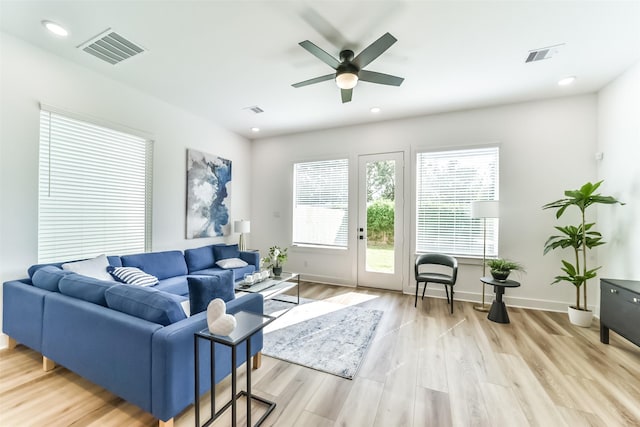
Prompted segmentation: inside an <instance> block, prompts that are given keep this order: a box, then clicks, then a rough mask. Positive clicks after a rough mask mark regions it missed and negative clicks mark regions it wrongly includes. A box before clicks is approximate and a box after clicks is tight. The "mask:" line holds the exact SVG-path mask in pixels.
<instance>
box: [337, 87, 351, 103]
mask: <svg viewBox="0 0 640 427" xmlns="http://www.w3.org/2000/svg"><path fill="white" fill-rule="evenodd" d="M340 94H341V95H342V103H343V104H344V103H345V102H351V96H353V89H340Z"/></svg>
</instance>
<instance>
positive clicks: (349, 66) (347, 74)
mask: <svg viewBox="0 0 640 427" xmlns="http://www.w3.org/2000/svg"><path fill="white" fill-rule="evenodd" d="M397 41H398V40H397V39H396V38H395V37H393V36H392V35H391V34H389V33H385V34H384V35H383V36H382V37H380V38H379V39H378V40H376V41H375V42H373V43H371V44H370V45H369V46H368V47H366V48H365V49H364V50H363V51H362V52H360V54H358V56H356V57H355V58H354V56H353V51H352V50H348V49H345V50H343V51H342V52H340V60H337V59H336V58H334V57H333V56H331V55H329V54H328V53H327V52H325V51H324V50H322V49H320V48H319V47H318V46H316V45H315V44H313V43H311V42H310V41H309V40H305V41H303V42H300V43H299V44H300V46H302V47H303V48H305V49H306V50H307V51H308V52H309V53H310V54H312V55H313V56H315V57H316V58H318V59H319V60H321V61H322V62H324V63H325V64H327V65H329V66H330V67H331V68H333V69H334V70H336V72H335V73H332V74H327V75H326V76H320V77H316V78H314V79H309V80H305V81H303V82H300V83H294V84H292V85H291V86H293V87H296V88H298V87H303V86H308V85H312V84H315V83H320V82H324V81H326V80H331V79H333V78H335V80H336V84H337V85H338V87H339V88H340V94H341V96H342V103H345V102H351V97H352V96H353V88H354V87H355V86H356V84H358V81H359V80H362V81H364V82H370V83H377V84H381V85H389V86H400V85H401V84H402V82H403V81H404V78H402V77H397V76H391V75H389V74H383V73H378V72H375V71H368V70H363V68H364V67H366V66H367V65H369V64H370V63H371V62H373V61H374V60H375V59H376V58H377V57H379V56H380V55H382V54H383V53H384V52H385V51H386V50H387V49H389V48H390V47H391V45H393V44H394V43H395V42H397Z"/></svg>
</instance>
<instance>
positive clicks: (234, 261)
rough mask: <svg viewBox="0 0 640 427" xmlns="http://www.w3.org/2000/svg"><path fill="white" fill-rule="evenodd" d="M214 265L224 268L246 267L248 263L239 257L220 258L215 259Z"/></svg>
mask: <svg viewBox="0 0 640 427" xmlns="http://www.w3.org/2000/svg"><path fill="white" fill-rule="evenodd" d="M216 265H217V266H218V267H220V268H223V269H225V270H226V269H229V268H240V267H246V266H247V265H249V264H247V263H246V262H244V261H243V260H241V259H240V258H225V259H221V260H220V261H216Z"/></svg>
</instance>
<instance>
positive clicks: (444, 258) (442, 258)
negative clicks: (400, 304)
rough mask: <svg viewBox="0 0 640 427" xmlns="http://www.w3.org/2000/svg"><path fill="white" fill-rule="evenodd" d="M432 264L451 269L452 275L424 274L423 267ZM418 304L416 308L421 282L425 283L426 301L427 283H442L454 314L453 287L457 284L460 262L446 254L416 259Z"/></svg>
mask: <svg viewBox="0 0 640 427" xmlns="http://www.w3.org/2000/svg"><path fill="white" fill-rule="evenodd" d="M425 264H432V265H442V266H445V267H450V268H451V274H450V275H449V274H444V273H430V272H422V273H420V271H419V269H420V266H421V265H425ZM415 271H416V302H415V304H414V307H417V306H418V287H419V285H420V282H424V288H423V289H422V299H424V292H425V291H426V290H427V283H428V282H431V283H440V284H443V285H444V290H445V292H446V293H447V303H449V304H451V313H452V314H453V285H455V284H456V279H457V278H458V260H457V259H455V258H454V257H452V256H450V255H445V254H423V255H420V256H419V257H418V258H417V259H416V269H415ZM447 286H450V287H451V299H449V289H447Z"/></svg>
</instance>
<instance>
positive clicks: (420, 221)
mask: <svg viewBox="0 0 640 427" xmlns="http://www.w3.org/2000/svg"><path fill="white" fill-rule="evenodd" d="M498 154H499V152H498V147H490V148H474V149H468V150H454V151H439V152H424V153H418V155H417V165H416V180H417V182H416V205H417V218H416V251H417V252H441V253H447V254H452V255H461V256H482V252H483V242H484V240H483V221H484V220H482V219H477V218H476V219H474V218H471V202H472V201H475V200H498ZM486 221H487V256H497V255H498V226H497V220H496V219H487V220H486Z"/></svg>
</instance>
